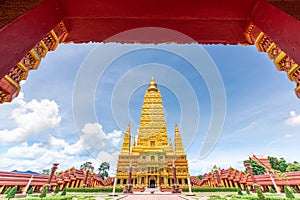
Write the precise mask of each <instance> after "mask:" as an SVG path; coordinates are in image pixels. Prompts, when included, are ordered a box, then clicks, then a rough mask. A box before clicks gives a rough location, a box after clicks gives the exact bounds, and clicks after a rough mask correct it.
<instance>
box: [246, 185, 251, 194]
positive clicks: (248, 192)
mask: <svg viewBox="0 0 300 200" xmlns="http://www.w3.org/2000/svg"><path fill="white" fill-rule="evenodd" d="M246 194H248V195H250V194H251V193H250V191H249V188H248V187H247V186H246Z"/></svg>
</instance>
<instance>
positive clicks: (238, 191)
mask: <svg viewBox="0 0 300 200" xmlns="http://www.w3.org/2000/svg"><path fill="white" fill-rule="evenodd" d="M237 193H238V195H243V193H242V190H241V188H239V187H238V188H237Z"/></svg>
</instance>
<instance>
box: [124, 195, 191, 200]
mask: <svg viewBox="0 0 300 200" xmlns="http://www.w3.org/2000/svg"><path fill="white" fill-rule="evenodd" d="M122 199H124V200H135V199H138V200H150V199H151V200H183V199H193V200H194V198H191V197H186V196H183V195H161V194H160V195H155V194H154V195H128V196H127V197H125V198H122Z"/></svg>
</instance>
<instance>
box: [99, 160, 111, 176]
mask: <svg viewBox="0 0 300 200" xmlns="http://www.w3.org/2000/svg"><path fill="white" fill-rule="evenodd" d="M109 168H110V164H109V163H108V162H103V163H101V165H100V166H99V168H98V170H99V174H100V175H101V177H102V178H103V179H105V178H107V177H108V171H109Z"/></svg>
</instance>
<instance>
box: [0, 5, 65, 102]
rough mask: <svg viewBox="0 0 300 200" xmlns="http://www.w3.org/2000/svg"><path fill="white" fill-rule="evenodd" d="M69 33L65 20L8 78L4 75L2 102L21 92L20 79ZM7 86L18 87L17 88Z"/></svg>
mask: <svg viewBox="0 0 300 200" xmlns="http://www.w3.org/2000/svg"><path fill="white" fill-rule="evenodd" d="M37 2H38V1H37ZM54 30H55V31H54ZM67 34H68V31H67V29H66V27H65V24H64V22H60V23H59V24H58V25H57V26H56V27H55V28H54V29H53V30H51V31H50V32H49V33H48V34H47V35H46V36H45V37H44V38H43V39H42V40H41V41H40V42H39V43H38V44H36V45H35V46H34V47H33V48H32V49H31V50H30V51H29V52H28V53H27V54H26V55H25V56H24V58H23V59H22V60H21V61H20V62H19V63H18V64H17V65H15V66H14V67H13V68H12V69H11V70H10V71H9V72H8V74H7V75H6V78H5V77H4V78H5V80H6V81H0V103H3V102H8V101H11V100H12V99H13V98H14V97H15V96H16V95H17V94H18V93H19V90H20V86H19V83H20V81H21V80H25V79H26V78H27V76H28V72H29V70H35V69H37V68H38V66H39V64H40V61H41V58H44V57H45V56H46V54H47V52H48V51H53V50H55V48H56V47H57V45H58V44H59V42H63V41H64V39H65V38H66V37H67ZM7 83H9V84H11V87H9V86H7V85H6V84H7ZM5 88H16V90H15V89H10V90H7V89H5ZM16 91H17V92H16Z"/></svg>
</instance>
